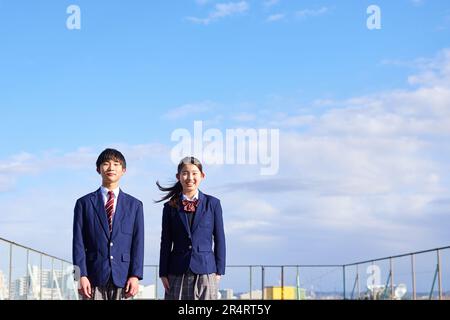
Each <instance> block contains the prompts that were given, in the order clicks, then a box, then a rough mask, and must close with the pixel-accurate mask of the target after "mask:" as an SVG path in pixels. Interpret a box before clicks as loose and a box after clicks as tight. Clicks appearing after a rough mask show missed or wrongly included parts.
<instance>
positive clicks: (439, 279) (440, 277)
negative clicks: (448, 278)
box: [437, 249, 442, 300]
mask: <svg viewBox="0 0 450 320" xmlns="http://www.w3.org/2000/svg"><path fill="white" fill-rule="evenodd" d="M437 263H438V287H439V300H442V274H441V253H440V251H439V249H438V250H437Z"/></svg>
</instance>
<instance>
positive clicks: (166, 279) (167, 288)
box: [161, 277, 170, 293]
mask: <svg viewBox="0 0 450 320" xmlns="http://www.w3.org/2000/svg"><path fill="white" fill-rule="evenodd" d="M161 282H162V284H163V286H164V289H165V290H166V293H169V290H170V285H169V279H168V278H167V277H161Z"/></svg>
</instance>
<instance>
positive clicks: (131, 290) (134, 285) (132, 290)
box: [125, 277, 139, 299]
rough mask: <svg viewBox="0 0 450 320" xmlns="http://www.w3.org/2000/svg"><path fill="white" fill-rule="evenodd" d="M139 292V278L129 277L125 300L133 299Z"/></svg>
mask: <svg viewBox="0 0 450 320" xmlns="http://www.w3.org/2000/svg"><path fill="white" fill-rule="evenodd" d="M138 292H139V279H138V278H137V277H129V278H128V281H127V284H126V286H125V298H127V299H128V298H131V297H134V296H135V295H137V293H138Z"/></svg>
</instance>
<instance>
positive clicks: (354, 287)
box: [342, 246, 450, 300]
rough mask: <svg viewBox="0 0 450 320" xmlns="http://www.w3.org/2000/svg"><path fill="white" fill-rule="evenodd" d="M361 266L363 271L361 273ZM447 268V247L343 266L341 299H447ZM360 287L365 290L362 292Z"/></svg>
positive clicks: (449, 283)
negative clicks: (348, 288)
mask: <svg viewBox="0 0 450 320" xmlns="http://www.w3.org/2000/svg"><path fill="white" fill-rule="evenodd" d="M443 257H444V259H443ZM364 266H365V267H366V271H365V272H363V273H361V269H362V270H364V268H361V267H364ZM449 267H450V246H446V247H440V248H435V249H430V250H423V251H416V252H411V253H406V254H400V255H395V256H390V257H384V258H378V259H372V260H365V261H359V262H355V263H350V264H346V265H343V266H342V268H343V288H344V292H343V296H344V298H345V299H347V298H348V299H390V300H399V299H410V300H418V299H429V300H431V299H438V300H444V299H449V298H450V291H446V290H445V289H447V290H450V268H449ZM346 279H347V280H348V281H350V283H348V282H347V280H346ZM364 280H365V282H364ZM444 280H445V281H444ZM364 284H365V286H363V285H364ZM445 286H447V287H445ZM347 287H350V288H351V291H349V292H348V291H347V290H346V289H347ZM361 287H366V289H367V290H365V291H362V290H361Z"/></svg>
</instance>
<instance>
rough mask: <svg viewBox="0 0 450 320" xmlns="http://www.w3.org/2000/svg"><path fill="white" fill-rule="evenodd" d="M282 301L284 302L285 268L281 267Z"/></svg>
mask: <svg viewBox="0 0 450 320" xmlns="http://www.w3.org/2000/svg"><path fill="white" fill-rule="evenodd" d="M281 300H284V266H281Z"/></svg>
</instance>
